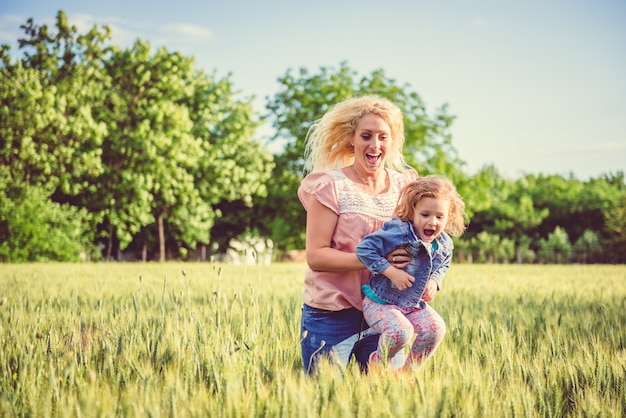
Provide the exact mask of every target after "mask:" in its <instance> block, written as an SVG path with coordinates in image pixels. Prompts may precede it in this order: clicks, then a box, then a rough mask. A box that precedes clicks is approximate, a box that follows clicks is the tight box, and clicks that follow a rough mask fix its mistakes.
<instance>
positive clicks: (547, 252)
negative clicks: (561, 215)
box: [539, 226, 572, 264]
mask: <svg viewBox="0 0 626 418" xmlns="http://www.w3.org/2000/svg"><path fill="white" fill-rule="evenodd" d="M571 256H572V245H571V243H570V239H569V235H568V234H567V232H566V231H565V229H563V228H561V227H560V226H557V227H556V228H555V229H554V232H552V233H551V234H550V235H548V238H547V239H542V240H540V241H539V257H540V258H541V261H543V262H544V263H552V264H563V263H569V261H570V258H571Z"/></svg>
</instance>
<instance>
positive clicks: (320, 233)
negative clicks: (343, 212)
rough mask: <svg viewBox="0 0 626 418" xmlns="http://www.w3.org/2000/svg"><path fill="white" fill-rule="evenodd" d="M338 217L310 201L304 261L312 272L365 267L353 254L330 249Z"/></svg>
mask: <svg viewBox="0 0 626 418" xmlns="http://www.w3.org/2000/svg"><path fill="white" fill-rule="evenodd" d="M338 219H339V215H337V214H336V213H335V212H333V211H332V210H331V209H329V208H328V207H326V206H324V205H322V204H321V203H320V202H319V201H318V200H317V199H311V200H310V203H309V207H308V209H307V214H306V259H307V263H308V264H309V267H310V268H311V269H312V270H319V271H351V270H361V269H364V268H365V266H364V265H363V263H361V262H360V261H359V259H358V258H357V256H356V254H355V253H347V252H344V251H339V250H336V249H334V248H331V247H330V243H331V242H332V238H333V233H334V232H335V227H336V226H337V220H338Z"/></svg>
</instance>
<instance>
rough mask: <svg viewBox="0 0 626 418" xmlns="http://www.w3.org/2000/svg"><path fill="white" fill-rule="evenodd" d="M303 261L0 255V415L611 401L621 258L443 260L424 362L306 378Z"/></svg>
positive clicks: (435, 410)
mask: <svg viewBox="0 0 626 418" xmlns="http://www.w3.org/2000/svg"><path fill="white" fill-rule="evenodd" d="M304 270H305V266H304V265H303V264H276V265H272V266H232V265H219V264H210V263H204V264H201V263H195V264H191V263H176V264H174V263H167V264H157V263H154V264H151V263H148V264H139V263H137V264H122V263H119V264H113V263H111V264H107V263H102V264H23V265H15V264H3V265H0V416H3V417H13V416H16V417H25V416H37V417H55V416H58V417H68V416H69V417H96V416H97V417H107V416H129V417H135V416H140V417H144V416H145V417H147V416H150V417H164V416H167V417H170V416H185V417H187V416H197V417H208V416H211V417H257V416H267V417H318V416H319V417H342V416H343V417H352V416H358V417H387V416H399V417H403V416H407V417H409V416H411V417H415V416H418V417H452V416H455V417H561V416H572V417H578V416H580V417H588V416H598V417H617V416H626V377H625V376H626V349H625V346H626V331H625V330H626V266H503V265H474V266H472V265H454V266H453V267H452V269H451V270H450V272H449V274H448V276H447V277H446V281H445V284H444V289H443V290H442V292H441V293H440V294H439V295H438V296H437V298H436V299H435V301H434V302H433V306H434V307H435V308H436V309H437V310H438V311H439V313H440V314H441V315H442V316H443V317H444V318H445V319H446V322H447V325H448V333H447V335H446V338H445V340H444V342H443V344H442V345H441V347H440V349H439V350H438V351H437V352H436V353H435V355H434V357H433V358H432V359H431V360H430V361H429V363H427V364H426V366H425V367H423V368H422V369H421V370H409V371H406V372H403V373H400V374H394V375H382V376H381V375H376V376H374V375H369V376H367V375H361V374H360V373H359V372H358V371H357V370H356V367H354V366H353V365H351V366H349V367H348V368H347V369H346V370H343V371H342V370H337V369H330V368H325V369H324V373H323V374H322V375H321V376H319V377H316V378H308V377H306V376H304V375H303V372H302V367H301V364H300V362H301V360H300V351H299V338H300V336H299V321H300V308H301V293H302V287H303V285H302V282H303V274H304Z"/></svg>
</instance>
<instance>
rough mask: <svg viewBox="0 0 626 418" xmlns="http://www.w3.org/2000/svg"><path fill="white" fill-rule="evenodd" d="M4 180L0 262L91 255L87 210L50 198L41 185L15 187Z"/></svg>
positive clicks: (0, 200)
mask: <svg viewBox="0 0 626 418" xmlns="http://www.w3.org/2000/svg"><path fill="white" fill-rule="evenodd" d="M2 171H5V170H0V172H2ZM3 174H7V173H3ZM8 178H10V176H8V175H7V177H5V178H4V180H6V179H8ZM7 183H9V182H4V181H3V182H2V183H0V261H1V262H28V261H53V260H67V261H79V260H85V259H90V258H91V257H92V256H94V254H95V249H94V246H93V234H92V233H90V231H89V214H88V213H87V211H85V210H79V209H76V208H75V207H73V206H69V205H61V204H59V203H55V202H53V201H51V200H50V193H49V192H46V191H45V190H44V189H43V187H41V186H26V187H24V188H21V189H15V188H12V187H10V186H9V187H6V186H7Z"/></svg>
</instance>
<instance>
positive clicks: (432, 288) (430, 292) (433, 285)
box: [422, 279, 439, 302]
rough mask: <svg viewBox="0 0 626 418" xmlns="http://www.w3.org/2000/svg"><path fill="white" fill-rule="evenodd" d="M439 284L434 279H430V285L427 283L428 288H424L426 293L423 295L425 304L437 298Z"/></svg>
mask: <svg viewBox="0 0 626 418" xmlns="http://www.w3.org/2000/svg"><path fill="white" fill-rule="evenodd" d="M438 287H439V286H437V282H436V281H434V280H433V279H430V280H429V281H428V283H426V287H425V288H424V293H422V299H423V300H424V302H430V301H431V300H433V299H434V298H435V295H436V294H437V288H438Z"/></svg>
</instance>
